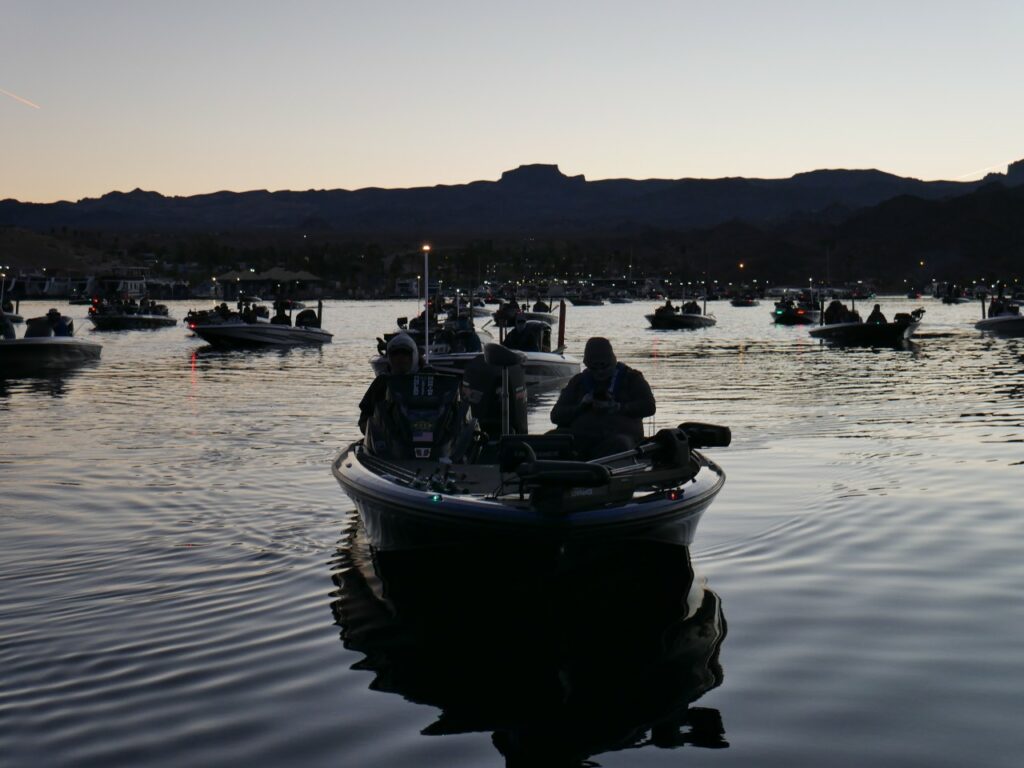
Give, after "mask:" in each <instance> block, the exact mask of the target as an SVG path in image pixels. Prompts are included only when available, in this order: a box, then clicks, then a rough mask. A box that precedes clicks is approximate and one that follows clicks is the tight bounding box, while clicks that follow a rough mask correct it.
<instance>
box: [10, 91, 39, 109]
mask: <svg viewBox="0 0 1024 768" xmlns="http://www.w3.org/2000/svg"><path fill="white" fill-rule="evenodd" d="M0 93H2V94H3V95H4V96H10V97H11V98H12V99H14V100H15V101H20V102H21V103H22V104H27V105H28V106H30V107H32V109H42V107H40V106H39V105H38V104H33V103H32V102H31V101H29V100H28V99H23V98H21V96H19V95H18V94H16V93H11V92H10V91H5V90H4V89H3V88H0Z"/></svg>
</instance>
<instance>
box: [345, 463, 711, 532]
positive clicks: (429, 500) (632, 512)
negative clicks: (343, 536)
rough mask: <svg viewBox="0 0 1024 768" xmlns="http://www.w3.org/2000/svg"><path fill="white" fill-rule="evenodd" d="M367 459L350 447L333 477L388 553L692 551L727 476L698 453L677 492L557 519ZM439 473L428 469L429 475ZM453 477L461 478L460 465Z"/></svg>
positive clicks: (526, 507) (558, 516) (426, 467)
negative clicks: (629, 546)
mask: <svg viewBox="0 0 1024 768" xmlns="http://www.w3.org/2000/svg"><path fill="white" fill-rule="evenodd" d="M361 453H362V446H361V444H359V443H354V444H353V445H351V446H349V448H348V449H347V450H345V451H344V452H342V453H341V455H340V456H339V457H338V458H337V460H336V461H335V462H334V465H333V467H332V471H333V473H334V476H335V477H336V478H337V480H338V482H339V483H340V484H341V487H342V488H343V489H344V491H345V493H346V494H348V496H349V497H350V498H351V499H352V501H353V502H354V504H355V507H356V510H357V511H358V513H359V517H360V519H361V520H362V523H363V525H364V527H365V529H366V532H367V536H368V537H369V540H370V542H371V543H372V544H373V546H374V547H375V548H377V549H379V550H381V551H389V550H396V551H397V550H409V549H421V548H428V547H443V546H451V545H461V544H467V543H472V542H502V541H505V542H507V541H508V540H509V539H510V538H523V539H527V540H530V541H534V542H536V541H547V542H553V543H567V542H573V541H581V540H582V541H590V540H608V539H612V540H619V541H621V540H624V539H636V540H645V541H659V542H663V543H669V544H675V545H682V546H688V545H689V544H690V543H691V542H692V541H693V538H694V535H695V533H696V530H697V524H698V522H699V521H700V518H701V516H702V515H703V514H704V511H705V510H706V509H707V508H708V507H709V506H710V505H711V502H712V501H714V498H715V496H717V495H718V492H719V491H720V490H721V489H722V486H723V485H724V483H725V473H724V472H722V470H721V469H720V468H719V467H718V466H717V465H716V464H714V463H713V462H711V461H710V460H709V459H707V458H706V457H704V456H703V455H701V454H699V453H697V452H696V451H694V457H695V458H696V459H697V460H698V461H699V463H700V469H699V471H698V472H697V474H696V475H695V476H694V477H693V478H692V480H689V481H688V482H686V483H685V484H683V485H682V486H681V487H680V488H679V489H678V491H677V493H674V494H667V493H662V494H652V496H651V498H641V499H635V498H634V499H631V500H630V501H628V502H625V503H621V504H612V505H606V506H602V507H596V508H593V509H587V510H581V511H576V512H568V513H565V514H561V515H552V514H545V513H543V512H540V511H538V510H535V509H533V508H531V507H529V506H524V505H523V504H522V503H519V504H515V503H509V502H508V501H503V500H501V499H494V498H484V497H483V496H480V495H470V494H458V493H456V494H439V493H434V492H432V491H430V490H419V489H416V488H411V487H409V486H406V485H401V484H399V483H396V482H393V481H391V480H389V479H387V478H386V477H385V476H382V475H381V474H377V473H374V472H372V471H370V470H369V469H368V468H367V467H366V466H365V465H364V464H363V462H362V460H361ZM436 468H437V467H436V465H434V466H433V467H428V463H427V462H424V469H425V471H426V473H427V474H429V472H430V471H432V470H435V469H436ZM452 472H453V473H455V474H458V466H457V465H456V466H453V467H452ZM424 476H426V474H425V475H424ZM581 490H582V491H583V492H586V491H587V490H588V489H581Z"/></svg>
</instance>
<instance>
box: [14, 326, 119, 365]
mask: <svg viewBox="0 0 1024 768" xmlns="http://www.w3.org/2000/svg"><path fill="white" fill-rule="evenodd" d="M62 319H63V321H64V323H65V324H66V327H67V330H68V333H69V334H71V335H67V336H55V335H54V333H53V328H52V326H51V323H50V322H49V318H47V317H35V318H30V319H29V321H28V323H27V325H26V328H25V336H23V337H22V338H20V339H19V338H14V339H2V338H0V376H5V375H11V376H18V375H24V374H30V373H34V372H37V371H47V370H53V369H61V368H68V367H72V366H75V365H78V364H80V363H86V362H89V361H92V360H98V359H99V357H100V351H101V350H102V349H103V346H102V345H101V344H98V343H96V342H95V341H88V340H86V339H79V338H76V337H75V336H74V335H73V334H74V321H73V320H72V319H71V318H69V317H63V318H62Z"/></svg>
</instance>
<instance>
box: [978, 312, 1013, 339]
mask: <svg viewBox="0 0 1024 768" xmlns="http://www.w3.org/2000/svg"><path fill="white" fill-rule="evenodd" d="M974 327H975V328H977V329H978V330H979V331H986V332H987V333H994V334H996V335H998V336H1024V315H996V316H995V317H987V318H985V319H984V320H979V321H978V322H976V323H975V324H974Z"/></svg>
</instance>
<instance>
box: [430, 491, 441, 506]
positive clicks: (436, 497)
mask: <svg viewBox="0 0 1024 768" xmlns="http://www.w3.org/2000/svg"><path fill="white" fill-rule="evenodd" d="M430 500H431V501H432V502H434V503H435V504H438V503H440V501H441V494H440V493H432V494H430Z"/></svg>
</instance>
